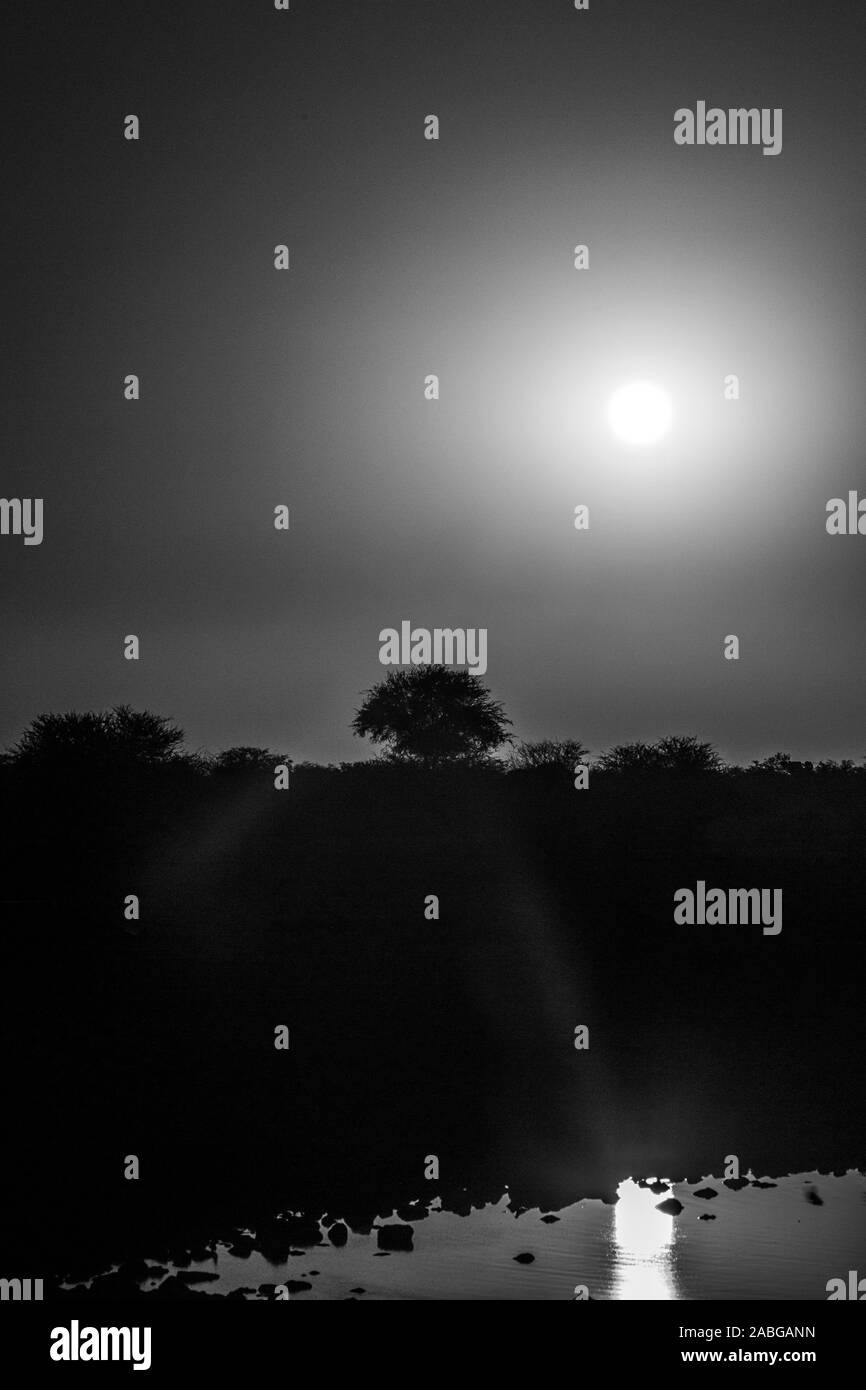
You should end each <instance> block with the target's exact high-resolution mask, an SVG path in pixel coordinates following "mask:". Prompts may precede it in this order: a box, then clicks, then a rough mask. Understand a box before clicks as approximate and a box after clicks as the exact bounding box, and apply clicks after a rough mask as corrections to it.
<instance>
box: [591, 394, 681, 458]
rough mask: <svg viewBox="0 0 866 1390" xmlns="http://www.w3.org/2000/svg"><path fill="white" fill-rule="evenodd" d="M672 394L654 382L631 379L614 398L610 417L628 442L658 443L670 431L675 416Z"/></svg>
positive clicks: (609, 410)
mask: <svg viewBox="0 0 866 1390" xmlns="http://www.w3.org/2000/svg"><path fill="white" fill-rule="evenodd" d="M673 414H674V411H673V406H672V405H671V399H670V396H669V395H668V394H667V392H666V391H663V390H662V388H661V387H660V386H654V385H653V383H652V382H651V381H631V382H629V384H628V385H627V386H621V387H620V388H619V390H618V391H615V392H614V393H613V395H612V396H611V398H610V402H609V404H608V408H607V418H608V420H609V421H610V426H611V429H612V430H613V432H614V434H615V435H616V436H617V438H618V439H621V440H622V441H623V443H625V444H640V445H644V444H655V443H656V441H657V440H659V439H661V438H662V435H664V434H667V432H668V430H669V429H670V424H671V420H672V419H673Z"/></svg>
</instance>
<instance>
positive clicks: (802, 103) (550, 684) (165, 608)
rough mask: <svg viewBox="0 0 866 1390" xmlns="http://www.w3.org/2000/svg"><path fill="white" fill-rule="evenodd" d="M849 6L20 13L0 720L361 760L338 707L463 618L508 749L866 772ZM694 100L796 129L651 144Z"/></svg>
mask: <svg viewBox="0 0 866 1390" xmlns="http://www.w3.org/2000/svg"><path fill="white" fill-rule="evenodd" d="M864 24H866V21H864V19H863V17H862V15H861V12H860V10H859V9H858V7H856V6H854V5H851V4H850V3H841V2H840V3H836V4H828V3H822V4H821V5H818V4H806V3H799V2H798V0H748V3H747V2H746V0H728V2H727V3H724V4H723V3H713V4H709V3H708V4H703V3H702V4H696V3H695V0H665V3H664V4H652V5H651V4H647V3H645V0H631V2H630V3H629V2H626V0H591V5H590V9H589V11H588V12H577V11H575V10H574V8H573V5H572V4H571V0H522V3H517V0H429V3H423V0H363V3H361V2H360V0H358V3H348V0H291V10H290V11H289V12H288V13H282V12H277V11H275V10H274V9H273V6H272V4H271V3H270V0H235V3H231V2H230V0H223V2H222V3H219V4H207V3H202V2H201V0H199V2H198V3H195V0H193V2H192V3H190V0H184V3H182V4H181V3H177V0H173V3H161V0H148V4H147V5H133V4H124V3H121V0H111V3H91V4H89V5H87V6H39V7H36V6H31V7H29V12H27V13H25V15H24V16H23V17H17V18H15V19H14V20H11V21H10V24H9V26H7V27H6V28H5V31H4V32H5V35H6V40H7V44H8V49H9V52H10V53H11V56H12V61H13V63H14V64H15V71H16V76H17V89H16V91H15V92H14V93H12V94H11V95H13V96H14V100H13V102H12V105H11V114H10V115H9V116H7V121H6V123H5V130H4V142H5V144H6V147H7V158H6V161H5V167H6V169H7V176H6V182H7V188H6V192H7V198H8V202H7V207H6V211H5V214H4V235H5V240H6V251H5V257H4V260H5V266H6V271H7V276H8V278H9V280H10V282H11V296H9V297H8V302H7V311H6V314H5V316H4V318H5V323H6V328H7V338H8V341H9V343H10V359H11V362H10V366H9V369H8V370H7V374H6V375H7V389H6V391H5V392H4V396H3V417H4V424H5V436H6V439H5V447H4V463H3V469H2V477H0V494H2V495H3V496H5V497H7V498H11V497H42V498H44V508H45V522H44V526H45V533H44V540H43V543H42V544H41V545H40V546H28V547H25V546H24V545H23V543H22V540H21V538H20V537H14V536H0V605H2V631H3V637H4V642H3V647H4V655H5V658H6V673H7V674H6V679H5V681H4V686H3V690H4V699H3V702H2V716H0V741H2V742H3V743H6V742H9V741H11V740H12V739H13V738H15V737H16V736H17V735H18V734H19V733H20V732H21V730H22V729H23V727H24V726H25V725H26V724H27V723H28V722H29V720H30V719H31V718H32V717H33V716H34V715H35V714H37V713H38V712H40V711H44V710H48V709H55V710H59V709H68V708H101V707H105V706H108V705H111V704H115V703H118V702H120V701H128V702H130V703H131V704H133V705H134V706H136V707H149V708H152V709H154V710H156V711H158V712H160V713H164V714H168V715H171V716H173V717H174V718H175V719H177V720H178V722H179V723H180V724H181V725H182V726H183V727H184V728H185V730H186V731H187V739H188V743H189V744H190V745H191V746H193V747H210V748H219V747H227V746H229V745H230V744H234V743H260V744H266V745H269V746H271V747H273V748H275V749H279V750H281V751H287V752H288V753H290V754H291V755H292V756H293V757H295V758H297V759H302V758H314V759H316V760H321V761H327V760H337V759H340V758H352V757H359V756H364V755H365V754H366V753H367V751H368V747H367V745H366V744H363V743H361V742H360V741H359V740H357V739H354V738H353V737H352V735H351V733H350V731H349V728H348V726H349V723H350V721H351V718H352V716H353V713H354V711H355V709H356V708H357V705H358V703H359V699H360V695H361V692H362V691H364V690H365V689H367V688H369V687H370V686H371V685H372V684H373V683H375V682H376V681H377V680H379V679H381V678H382V677H383V676H384V675H385V674H386V670H385V668H384V667H382V666H381V665H380V664H379V660H378V651H379V641H378V636H379V631H380V629H382V628H385V627H399V624H400V622H401V620H402V619H404V618H408V619H411V620H412V622H413V624H415V625H418V626H426V627H430V628H432V627H435V626H449V627H485V628H487V630H488V634H489V635H488V669H487V674H486V677H485V680H486V682H487V683H488V684H489V686H490V688H491V689H492V691H493V693H494V694H495V695H496V697H497V698H499V699H501V700H502V701H503V702H504V703H505V706H506V708H507V710H508V712H509V713H510V715H511V717H512V719H513V720H514V723H515V731H516V732H517V733H518V734H520V735H522V736H524V737H528V738H535V737H544V736H573V737H579V738H582V739H583V740H584V741H585V742H586V743H587V744H588V745H589V746H590V747H591V748H592V749H593V750H595V751H598V750H599V749H601V748H603V747H605V746H608V745H610V744H611V743H613V742H618V741H621V740H624V739H630V738H637V737H647V738H652V737H657V736H659V735H662V734H665V733H672V732H693V733H697V734H700V735H701V736H702V737H705V738H709V739H711V740H713V741H714V742H716V743H717V745H718V746H719V747H720V749H721V751H722V752H723V753H724V754H725V755H727V756H729V757H732V758H739V759H746V758H748V757H752V756H757V755H759V754H761V753H764V752H769V751H771V750H773V749H775V748H786V749H788V750H789V751H791V752H793V753H794V754H796V755H799V756H804V757H810V756H817V757H820V756H855V757H858V758H859V757H860V756H862V754H863V753H864V752H866V730H864V728H863V720H862V717H861V711H862V709H863V705H864V685H866V679H864V678H866V661H864V642H863V604H864V598H866V585H864V572H866V571H864V566H866V537H859V536H844V537H831V536H829V535H828V534H827V532H826V530H825V507H826V503H827V501H828V499H829V498H831V497H834V496H846V495H847V493H848V490H849V489H856V488H858V487H859V488H860V489H861V490H862V491H863V493H864V494H866V469H864V461H863V439H864V428H866V394H864V390H863V375H864V372H863V369H864V359H866V351H864V333H866V328H864V299H866V284H864V269H863V266H864V253H863V249H862V248H863V247H864V246H866V225H864V224H866V209H864V197H863V192H862V170H863V156H864V149H863V145H864V140H863V129H864V120H863V108H862V98H861V91H862V70H863V61H864V53H866V45H864V37H866V29H864ZM699 100H705V101H706V102H707V103H708V105H711V106H712V105H717V106H720V107H722V108H728V107H736V106H747V107H752V106H754V107H771V108H776V107H781V108H782V110H783V112H784V120H783V149H782V153H781V154H780V155H778V156H776V157H773V158H768V157H765V156H763V154H762V152H761V149H760V147H754V146H751V147H737V146H728V147H714V148H710V147H706V146H705V147H703V148H701V147H697V146H695V147H679V146H677V145H675V143H674V140H673V130H674V111H675V110H676V109H677V108H679V107H685V106H690V107H692V108H694V107H695V105H696V103H697V102H698V101H699ZM129 113H135V114H136V115H138V117H139V118H140V122H141V138H140V140H139V141H138V142H137V143H136V142H130V141H127V140H125V139H124V138H123V119H124V116H126V115H127V114H129ZM428 114H436V115H437V116H438V117H439V121H440V138H439V140H438V141H428V140H425V139H424V117H425V116H426V115H428ZM278 243H286V244H288V246H289V248H290V254H291V269H290V270H289V271H287V272H278V271H276V270H275V269H274V265H273V254H274V246H275V245H276V244H278ZM578 243H586V244H587V245H588V246H589V248H590V268H589V269H588V270H586V271H577V270H575V269H574V263H573V250H574V247H575V245H576V244H578ZM130 372H135V373H137V374H139V376H140V378H141V392H142V394H141V399H140V400H139V401H137V402H129V401H126V400H124V398H123V380H124V377H125V376H126V374H127V373H130ZM428 373H437V374H438V375H439V377H440V390H441V396H440V399H439V400H438V401H435V402H430V401H426V400H425V399H424V378H425V376H426V375H427V374H428ZM728 373H736V374H738V376H739V378H740V389H741V398H740V400H739V401H736V402H731V401H725V400H724V399H723V381H724V377H725V376H726V374H728ZM635 377H640V378H648V379H650V380H653V381H656V382H658V383H659V384H660V385H661V386H663V387H664V388H665V389H666V390H667V391H668V393H669V394H670V396H671V398H672V400H673V405H674V412H675V416H674V424H673V428H672V430H671V432H670V433H669V434H668V435H667V436H666V438H665V439H664V440H663V441H662V442H661V443H660V444H658V445H656V446H654V447H652V448H649V449H646V450H644V451H635V450H629V449H627V448H626V447H624V446H623V445H622V444H621V443H619V442H618V441H617V440H616V439H615V437H614V436H613V435H612V433H611V431H610V429H609V427H608V424H607V422H606V418H605V411H606V405H607V400H608V398H609V396H610V394H611V392H612V391H613V390H615V389H616V388H617V387H618V386H619V385H621V384H622V383H623V382H626V381H629V380H631V379H633V378H635ZM279 503H285V504H286V505H288V506H289V507H290V509H291V530H290V531H289V532H288V533H284V532H277V531H275V530H274V527H273V509H274V507H275V506H276V505H277V504H279ZM579 503H584V504H586V505H588V506H589V508H590V518H591V519H590V529H589V531H588V532H577V531H575V529H574V526H573V513H574V507H575V506H576V505H577V504H579ZM128 633H135V634H137V635H138V637H139V639H140V641H141V659H140V660H139V661H138V662H129V661H125V660H124V659H123V654H122V652H123V638H124V636H125V635H126V634H128ZM729 633H736V634H737V635H738V636H739V638H740V642H741V658H740V660H739V661H738V662H732V661H725V660H724V659H723V656H722V650H723V640H724V638H725V636H726V635H727V634H729Z"/></svg>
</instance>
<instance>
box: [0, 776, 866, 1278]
mask: <svg viewBox="0 0 866 1390" xmlns="http://www.w3.org/2000/svg"><path fill="white" fill-rule="evenodd" d="M4 802H5V807H4V819H5V826H4V841H3V842H4V846H5V849H6V856H5V858H6V868H5V870H4V889H5V892H4V897H5V899H6V902H5V904H4V925H5V931H4V933H3V938H2V941H3V961H2V965H3V973H2V980H3V985H2V988H3V1015H4V1025H3V1027H4V1034H5V1037H4V1058H5V1065H4V1069H3V1090H4V1093H5V1094H4V1097H3V1101H4V1114H5V1116H6V1117H7V1126H6V1136H7V1137H6V1141H5V1142H4V1145H3V1173H2V1175H0V1176H2V1194H3V1196H2V1202H3V1230H4V1239H3V1247H4V1260H3V1263H4V1265H5V1266H6V1267H7V1270H8V1272H9V1273H14V1272H15V1271H16V1269H17V1267H18V1266H19V1265H23V1266H25V1267H24V1268H22V1271H21V1272H22V1273H23V1274H26V1273H28V1272H31V1273H33V1274H35V1273H36V1272H37V1271H40V1272H44V1274H45V1276H50V1275H54V1276H58V1275H72V1276H73V1277H75V1276H77V1277H84V1276H86V1275H90V1274H92V1273H93V1272H94V1269H95V1268H96V1267H104V1265H105V1262H106V1261H108V1262H114V1261H119V1260H121V1259H127V1258H131V1257H134V1256H140V1255H142V1254H147V1255H149V1256H151V1255H152V1256H158V1255H159V1252H160V1251H161V1250H162V1251H167V1252H170V1251H171V1250H172V1249H179V1248H181V1247H183V1248H185V1249H189V1248H190V1247H193V1248H194V1247H195V1244H196V1242H197V1241H204V1240H208V1241H210V1240H212V1239H213V1238H214V1237H215V1236H218V1235H219V1233H220V1231H222V1230H228V1229H232V1230H237V1228H238V1227H248V1228H250V1229H251V1230H254V1231H256V1232H257V1233H258V1237H259V1245H260V1247H261V1245H262V1242H264V1243H265V1244H267V1243H268V1242H269V1243H270V1248H271V1250H272V1252H273V1253H276V1254H279V1253H280V1251H281V1248H282V1246H285V1247H286V1253H287V1252H288V1248H289V1247H290V1246H291V1239H290V1234H289V1232H288V1230H287V1229H286V1228H285V1227H283V1226H281V1223H279V1222H276V1221H275V1220H274V1218H273V1213H274V1212H275V1211H284V1210H286V1209H287V1208H288V1209H291V1210H293V1211H304V1212H315V1213H316V1214H317V1215H321V1214H322V1213H327V1214H328V1217H329V1219H331V1218H333V1217H336V1216H339V1217H343V1218H345V1220H346V1221H347V1222H348V1224H349V1225H350V1226H352V1227H353V1228H361V1229H362V1228H363V1227H364V1226H365V1224H367V1225H368V1224H369V1222H370V1221H371V1220H372V1218H373V1217H374V1216H375V1214H376V1213H378V1212H381V1213H384V1214H389V1213H390V1212H391V1210H392V1208H393V1207H397V1208H398V1209H400V1208H401V1207H402V1208H404V1209H407V1210H408V1204H409V1203H411V1202H412V1201H413V1200H417V1199H420V1200H421V1201H422V1202H423V1203H424V1204H425V1205H426V1204H427V1203H429V1201H430V1200H431V1199H432V1198H433V1197H434V1196H439V1197H441V1199H442V1204H443V1206H444V1207H446V1208H447V1209H449V1210H452V1211H461V1210H468V1207H469V1203H470V1202H471V1201H473V1200H474V1201H475V1202H476V1203H478V1204H480V1203H483V1202H484V1201H486V1200H493V1201H496V1200H497V1199H498V1197H499V1196H500V1194H501V1193H502V1191H503V1190H504V1188H505V1186H506V1185H507V1186H508V1187H509V1190H510V1193H511V1198H512V1202H513V1203H515V1204H520V1205H525V1206H530V1205H532V1206H540V1207H541V1208H542V1210H545V1209H558V1208H562V1207H564V1206H566V1205H568V1204H569V1203H573V1202H575V1201H576V1200H577V1199H579V1198H591V1197H605V1198H607V1199H608V1200H610V1199H612V1197H613V1196H614V1194H615V1191H616V1187H617V1184H618V1183H619V1182H620V1181H621V1180H622V1179H623V1178H624V1177H626V1176H628V1175H633V1176H634V1177H636V1178H637V1177H640V1176H646V1175H649V1176H655V1175H657V1174H664V1175H665V1176H666V1177H668V1178H671V1179H686V1178H699V1177H700V1176H701V1175H702V1174H704V1173H719V1174H721V1173H722V1172H723V1169H724V1164H725V1162H726V1158H727V1156H728V1155H736V1156H737V1157H738V1159H739V1162H740V1165H741V1171H743V1172H745V1171H746V1170H747V1169H749V1168H751V1169H752V1170H753V1172H754V1173H755V1174H757V1175H759V1176H760V1175H762V1174H770V1175H777V1174H783V1173H789V1172H803V1171H811V1170H819V1171H821V1172H828V1171H830V1170H835V1171H837V1172H842V1171H844V1170H845V1169H846V1168H849V1167H858V1166H861V1165H862V1164H863V1163H864V1160H866V1133H864V1129H866V1121H864V1113H863V1107H862V1105H861V1103H860V1100H861V1096H862V1080H863V1075H862V1068H863V1063H862V1058H863V1041H864V1038H863V1034H864V1009H863V1003H862V980H863V964H864V950H863V944H862V942H863V926H862V923H863V911H862V901H861V878H862V871H861V866H862V863H863V851H862V836H863V821H864V816H863V812H864V809H866V777H863V776H861V775H860V774H858V773H853V774H852V773H849V774H847V775H844V776H843V775H839V776H832V775H828V776H826V777H818V776H817V774H816V775H814V776H813V777H811V778H809V779H807V780H803V779H792V778H789V777H784V776H772V775H770V774H767V775H759V774H755V775H752V776H749V775H745V774H744V775H739V776H723V775H718V774H716V775H711V776H704V777H694V778H689V777H680V778H677V777H673V776H671V775H670V774H666V775H664V776H661V777H654V776H648V775H645V776H643V777H641V778H638V779H637V780H635V779H628V778H625V779H624V778H621V777H620V778H618V777H616V776H615V775H608V776H607V777H605V776H602V775H600V776H598V777H596V778H594V779H593V782H592V786H591V788H590V790H588V791H586V792H576V791H575V790H573V788H572V784H571V778H570V777H569V776H568V775H567V774H563V773H561V772H560V773H557V772H554V773H550V772H545V771H542V772H540V773H512V774H509V775H507V776H506V775H502V774H483V773H475V774H472V773H464V774H462V775H458V774H453V773H452V774H448V775H446V774H441V775H434V774H432V773H426V774H421V773H418V774H414V775H409V774H407V773H405V772H393V771H390V770H387V769H381V768H378V769H377V768H367V769H365V768H363V767H359V768H357V769H356V770H347V771H343V772H337V771H333V772H327V771H324V770H321V771H314V770H304V769H301V770H300V771H297V772H295V773H293V775H292V785H291V788H290V790H289V791H287V792H275V791H274V790H273V788H272V785H271V784H270V782H269V781H268V780H265V781H264V783H262V781H261V780H257V779H255V778H254V779H252V780H247V779H243V778H239V779H236V780H234V781H232V780H230V779H229V780H227V781H224V782H223V783H222V784H220V785H219V786H218V787H217V786H216V785H214V784H212V783H210V782H207V780H206V779H201V778H198V779H197V778H195V777H193V776H192V775H191V774H190V773H189V772H188V771H185V770H183V769H179V770H178V771H177V772H176V773H171V772H168V771H166V770H165V769H163V770H162V771H160V772H158V773H157V772H154V773H152V774H145V773H139V774H135V776H132V777H127V778H126V779H120V780H119V781H118V782H117V783H116V784H114V785H107V784H106V783H105V782H104V781H102V782H99V783H98V784H92V785H90V786H82V785H80V784H76V785H74V786H73V785H63V782H62V779H61V780H60V781H57V780H56V779H51V778H49V777H47V776H45V777H44V778H43V780H42V781H41V782H40V783H39V784H38V785H37V784H36V783H35V782H34V780H33V778H32V777H31V778H30V780H29V781H27V782H26V783H25V782H24V780H23V778H21V777H20V776H18V777H16V776H14V775H13V774H12V773H6V774H5V775H4ZM698 879H703V880H704V881H706V883H707V885H708V886H710V885H712V886H721V887H725V888H728V887H767V888H781V889H782V890H783V895H784V918H783V930H782V932H781V933H780V934H779V935H778V936H772V937H771V936H764V935H763V933H762V931H761V928H760V926H678V925H675V924H674V920H673V894H674V892H675V890H676V889H678V888H681V887H691V888H694V886H695V883H696V881H697V880H698ZM130 893H135V894H137V895H138V896H139V898H140V901H141V922H140V924H138V926H137V927H136V924H133V923H126V922H125V921H124V915H123V904H124V899H125V897H126V896H127V895H128V894H130ZM430 894H436V895H437V896H438V898H439V904H440V916H439V920H438V921H435V920H427V919H426V918H425V912H424V906H425V898H426V897H427V896H428V895H430ZM280 1024H285V1025H287V1026H288V1027H289V1029H290V1038H291V1044H290V1048H289V1050H288V1051H278V1050H276V1049H275V1048H274V1029H275V1027H277V1025H280ZM580 1024H585V1025H587V1026H588V1027H589V1039H590V1046H589V1049H588V1050H583V1051H577V1050H575V1048H574V1030H575V1028H576V1027H577V1026H578V1025H580ZM128 1155H136V1156H137V1157H138V1159H139V1164H140V1177H139V1178H138V1180H137V1181H128V1180H126V1179H125V1178H124V1164H125V1160H126V1158H127V1156H128ZM431 1155H435V1156H437V1158H438V1162H439V1173H440V1176H439V1179H438V1180H436V1179H433V1180H427V1179H425V1176H424V1173H425V1164H426V1163H427V1160H428V1158H429V1156H431ZM284 1257H285V1256H284ZM831 1272H832V1271H831Z"/></svg>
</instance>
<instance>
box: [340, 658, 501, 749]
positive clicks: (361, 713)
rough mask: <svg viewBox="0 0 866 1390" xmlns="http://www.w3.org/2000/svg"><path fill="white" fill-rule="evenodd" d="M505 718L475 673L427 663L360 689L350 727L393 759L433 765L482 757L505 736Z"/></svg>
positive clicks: (499, 744) (496, 702)
mask: <svg viewBox="0 0 866 1390" xmlns="http://www.w3.org/2000/svg"><path fill="white" fill-rule="evenodd" d="M510 723H511V720H510V719H508V718H507V717H506V715H505V712H504V710H503V708H502V705H501V704H500V703H499V702H498V701H497V700H494V699H493V698H492V696H491V694H490V691H489V690H488V689H487V687H486V686H485V685H483V684H482V682H481V680H480V678H479V677H478V676H474V675H473V674H472V673H471V671H466V670H463V669H459V668H454V667H450V666H433V665H430V666H413V667H411V668H410V669H409V670H400V671H391V672H390V673H389V674H388V675H387V676H386V678H385V680H383V681H380V682H379V684H378V685H376V686H374V687H373V689H372V690H368V691H366V692H365V699H364V702H363V704H362V705H361V708H360V709H359V710H358V711H357V713H356V715H355V718H354V719H353V721H352V729H353V731H354V733H355V734H357V735H358V736H359V737H362V738H369V739H370V741H371V742H372V743H381V744H384V745H385V746H386V749H387V756H388V757H389V758H390V759H391V760H392V761H394V762H401V763H414V764H417V765H419V766H423V767H436V766H439V765H441V764H443V763H463V764H466V763H479V762H484V761H486V760H487V758H488V757H489V755H490V753H491V752H492V751H493V750H494V749H495V748H499V747H500V746H501V745H502V744H503V743H509V742H510V741H511V735H510V734H509V733H508V732H507V731H506V726H507V725H509V724H510Z"/></svg>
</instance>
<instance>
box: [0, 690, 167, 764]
mask: <svg viewBox="0 0 866 1390" xmlns="http://www.w3.org/2000/svg"><path fill="white" fill-rule="evenodd" d="M182 742H183V730H182V729H179V728H178V727H177V725H175V724H173V723H172V722H171V721H170V720H169V719H167V718H165V716H163V715H161V714H152V713H151V712H150V711H149V710H134V709H132V708H131V707H130V706H129V705H115V706H114V708H113V709H110V710H102V711H87V712H85V713H78V712H77V711H74V710H72V711H69V712H68V713H66V714H40V715H37V717H36V718H35V719H34V720H33V723H32V724H31V725H30V727H29V728H28V729H26V730H25V731H24V733H23V734H22V735H21V738H20V739H19V740H18V742H17V743H16V744H14V745H13V746H12V748H10V750H9V761H10V762H12V763H15V764H19V765H21V766H29V767H33V766H45V767H54V768H56V767H64V766H68V765H70V764H74V765H80V766H86V767H88V768H95V767H122V766H129V765H136V766H142V765H153V764H162V763H166V762H168V761H169V760H172V759H175V758H177V757H178V755H179V750H180V745H181V743H182Z"/></svg>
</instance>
